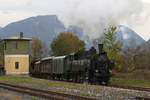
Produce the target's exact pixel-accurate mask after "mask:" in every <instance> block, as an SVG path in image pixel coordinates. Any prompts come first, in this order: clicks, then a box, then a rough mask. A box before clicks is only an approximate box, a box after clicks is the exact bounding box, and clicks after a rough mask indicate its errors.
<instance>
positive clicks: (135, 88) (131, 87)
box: [108, 85, 150, 92]
mask: <svg viewBox="0 0 150 100" xmlns="http://www.w3.org/2000/svg"><path fill="white" fill-rule="evenodd" d="M108 87H112V88H121V89H130V90H138V91H146V92H150V88H144V87H133V86H121V85H120V86H119V85H110V86H108Z"/></svg>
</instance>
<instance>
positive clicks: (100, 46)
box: [98, 44, 103, 54]
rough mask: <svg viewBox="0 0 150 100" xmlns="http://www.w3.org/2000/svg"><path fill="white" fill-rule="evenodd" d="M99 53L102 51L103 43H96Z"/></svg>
mask: <svg viewBox="0 0 150 100" xmlns="http://www.w3.org/2000/svg"><path fill="white" fill-rule="evenodd" d="M98 49H99V54H101V53H102V52H103V44H98Z"/></svg>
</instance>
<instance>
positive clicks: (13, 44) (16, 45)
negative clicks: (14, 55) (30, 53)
mask: <svg viewBox="0 0 150 100" xmlns="http://www.w3.org/2000/svg"><path fill="white" fill-rule="evenodd" d="M12 48H14V49H17V48H18V44H17V41H15V42H12Z"/></svg>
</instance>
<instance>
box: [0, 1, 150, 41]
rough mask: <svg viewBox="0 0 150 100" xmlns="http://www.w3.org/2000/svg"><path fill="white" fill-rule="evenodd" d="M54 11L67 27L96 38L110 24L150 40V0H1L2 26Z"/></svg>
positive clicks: (50, 13) (0, 14)
mask: <svg viewBox="0 0 150 100" xmlns="http://www.w3.org/2000/svg"><path fill="white" fill-rule="evenodd" d="M53 14H56V15H58V17H59V19H61V20H62V21H63V22H64V23H65V25H66V26H67V25H70V24H72V25H78V26H80V27H82V28H83V29H85V32H87V33H88V32H89V33H88V34H90V36H91V37H93V38H94V37H97V35H99V33H103V32H102V31H100V30H103V29H104V28H106V27H107V26H108V24H117V25H126V26H128V27H130V28H131V29H133V30H134V31H135V32H137V33H138V34H139V35H140V36H142V37H143V38H144V39H145V40H148V39H150V28H149V26H150V0H0V27H4V26H6V25H7V24H9V23H11V22H15V21H19V20H22V19H25V18H28V17H31V16H37V15H53ZM99 27H101V29H100V30H97V29H98V28H99Z"/></svg>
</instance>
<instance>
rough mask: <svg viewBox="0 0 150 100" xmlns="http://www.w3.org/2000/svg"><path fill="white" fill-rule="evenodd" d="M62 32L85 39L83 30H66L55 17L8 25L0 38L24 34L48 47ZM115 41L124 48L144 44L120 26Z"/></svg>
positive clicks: (89, 44)
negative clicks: (38, 39)
mask: <svg viewBox="0 0 150 100" xmlns="http://www.w3.org/2000/svg"><path fill="white" fill-rule="evenodd" d="M64 31H69V32H74V33H75V34H76V35H77V36H79V37H80V38H81V39H85V38H83V37H84V33H83V29H81V28H80V27H78V26H73V25H70V26H69V27H68V28H66V27H65V25H64V23H62V22H61V20H59V19H58V17H57V16H56V15H46V16H36V17H30V18H27V19H24V20H20V21H17V22H13V23H10V24H8V25H7V26H5V27H3V28H0V38H4V37H10V36H16V35H18V34H17V33H19V32H24V36H27V37H38V38H40V39H41V40H42V41H44V42H45V43H46V44H48V45H49V44H50V43H51V41H52V40H53V39H54V38H55V37H56V36H57V35H58V33H60V32H64ZM117 39H118V40H119V41H121V42H122V43H123V46H124V47H136V46H139V45H141V44H142V43H144V42H145V41H144V39H142V38H141V37H140V36H139V35H138V34H137V33H136V32H134V31H133V30H131V29H130V28H128V27H125V26H122V25H120V26H118V30H117ZM86 43H87V47H90V46H91V43H90V42H88V41H87V40H86Z"/></svg>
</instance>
